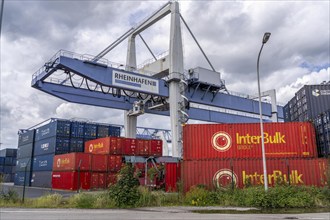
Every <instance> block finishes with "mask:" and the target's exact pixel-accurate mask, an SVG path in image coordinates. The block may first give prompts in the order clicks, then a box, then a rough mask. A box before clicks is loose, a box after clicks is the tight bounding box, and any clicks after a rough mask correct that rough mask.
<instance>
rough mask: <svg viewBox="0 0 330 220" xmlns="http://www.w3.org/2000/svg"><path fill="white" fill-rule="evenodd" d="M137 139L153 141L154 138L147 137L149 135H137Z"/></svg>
mask: <svg viewBox="0 0 330 220" xmlns="http://www.w3.org/2000/svg"><path fill="white" fill-rule="evenodd" d="M136 138H138V139H152V136H151V135H147V134H137V135H136Z"/></svg>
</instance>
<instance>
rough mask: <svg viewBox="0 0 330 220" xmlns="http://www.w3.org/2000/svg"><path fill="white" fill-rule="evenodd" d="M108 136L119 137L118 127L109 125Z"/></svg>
mask: <svg viewBox="0 0 330 220" xmlns="http://www.w3.org/2000/svg"><path fill="white" fill-rule="evenodd" d="M109 136H111V137H120V127H117V126H112V125H111V126H109Z"/></svg>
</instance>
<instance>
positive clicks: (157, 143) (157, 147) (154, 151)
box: [149, 140, 163, 157]
mask: <svg viewBox="0 0 330 220" xmlns="http://www.w3.org/2000/svg"><path fill="white" fill-rule="evenodd" d="M149 155H150V156H158V157H161V156H162V155H163V141H162V140H150V152H149Z"/></svg>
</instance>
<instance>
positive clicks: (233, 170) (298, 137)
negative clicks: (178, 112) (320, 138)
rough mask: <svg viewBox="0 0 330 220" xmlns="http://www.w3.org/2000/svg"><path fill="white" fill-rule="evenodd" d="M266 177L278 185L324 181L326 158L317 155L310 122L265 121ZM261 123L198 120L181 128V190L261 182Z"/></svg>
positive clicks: (271, 183)
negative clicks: (218, 122)
mask: <svg viewBox="0 0 330 220" xmlns="http://www.w3.org/2000/svg"><path fill="white" fill-rule="evenodd" d="M264 140H265V152H266V164H267V175H268V176H267V178H268V183H269V185H270V186H273V185H276V184H284V183H285V184H291V185H315V186H323V185H325V184H327V182H326V181H327V178H326V171H327V161H326V160H325V159H320V158H317V147H316V142H315V132H314V128H313V126H312V124H311V123H303V122H295V123H265V124H264ZM261 158H262V150H261V135H260V124H259V123H253V124H212V125H211V124H202V125H193V124H192V125H186V126H185V127H184V145H183V182H184V190H185V191H188V190H189V189H190V187H191V186H193V185H199V184H201V185H205V186H207V187H208V188H210V189H214V188H222V187H239V188H243V187H245V186H247V185H262V184H263V179H264V175H263V166H262V159H261Z"/></svg>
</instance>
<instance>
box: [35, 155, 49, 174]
mask: <svg viewBox="0 0 330 220" xmlns="http://www.w3.org/2000/svg"><path fill="white" fill-rule="evenodd" d="M53 160H54V154H47V155H42V156H36V157H34V158H33V167H32V170H33V172H35V171H52V169H53Z"/></svg>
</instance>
